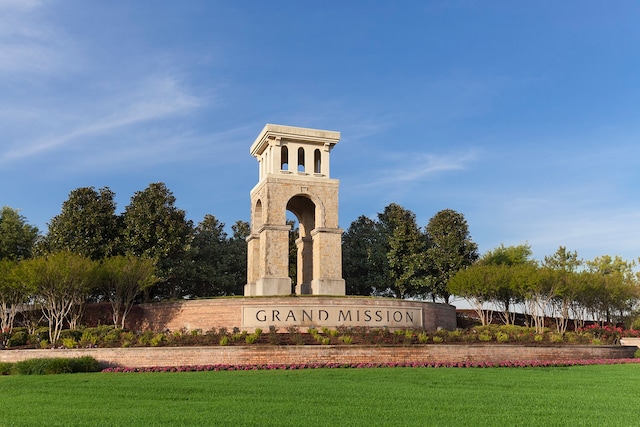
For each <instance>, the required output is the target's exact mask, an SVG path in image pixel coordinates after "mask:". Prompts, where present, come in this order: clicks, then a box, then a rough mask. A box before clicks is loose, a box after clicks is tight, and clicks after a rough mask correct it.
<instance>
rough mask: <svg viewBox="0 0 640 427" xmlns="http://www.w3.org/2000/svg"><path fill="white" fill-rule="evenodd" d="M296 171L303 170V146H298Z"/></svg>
mask: <svg viewBox="0 0 640 427" xmlns="http://www.w3.org/2000/svg"><path fill="white" fill-rule="evenodd" d="M298 172H304V148H302V147H300V148H298Z"/></svg>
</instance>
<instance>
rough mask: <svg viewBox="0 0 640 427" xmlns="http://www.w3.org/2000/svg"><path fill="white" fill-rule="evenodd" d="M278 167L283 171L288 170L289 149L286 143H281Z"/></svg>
mask: <svg viewBox="0 0 640 427" xmlns="http://www.w3.org/2000/svg"><path fill="white" fill-rule="evenodd" d="M280 169H281V170H283V171H287V170H289V149H288V148H287V146H286V145H283V146H282V148H281V149H280Z"/></svg>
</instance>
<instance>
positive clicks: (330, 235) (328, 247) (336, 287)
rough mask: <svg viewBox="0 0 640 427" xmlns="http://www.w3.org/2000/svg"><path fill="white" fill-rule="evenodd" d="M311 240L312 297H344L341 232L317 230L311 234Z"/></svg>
mask: <svg viewBox="0 0 640 427" xmlns="http://www.w3.org/2000/svg"><path fill="white" fill-rule="evenodd" d="M311 236H312V238H313V280H312V281H311V293H312V294H313V295H345V293H346V289H345V288H346V286H345V281H344V279H343V278H342V230H341V229H339V228H337V229H336V228H319V229H315V230H313V231H312V232H311Z"/></svg>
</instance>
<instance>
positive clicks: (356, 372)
mask: <svg viewBox="0 0 640 427" xmlns="http://www.w3.org/2000/svg"><path fill="white" fill-rule="evenodd" d="M12 425H28V426H34V425H47V426H53V425H64V426H68V425H127V426H129V425H132V426H142V425H172V426H173V425H228V426H239V425H252V426H267V425H295V426H324V425H327V426H336V425H347V426H354V425H363V426H373V425H385V426H391V425H393V426H395V425H402V426H406V425H416V426H425V425H434V426H446V425H461V426H474V427H475V426H484V425H495V426H513V425H549V426H552V425H553V426H559V425H560V426H565V425H566V426H580V425H593V426H633V425H640V365H637V364H628V365H607V366H574V367H570V368H487V369H480V368H466V369H464V368H438V369H432V368H378V369H318V370H311V369H309V370H298V371H231V372H228V371H224V372H190V373H117V374H116V373H95V374H69V375H47V376H6V377H0V426H12Z"/></svg>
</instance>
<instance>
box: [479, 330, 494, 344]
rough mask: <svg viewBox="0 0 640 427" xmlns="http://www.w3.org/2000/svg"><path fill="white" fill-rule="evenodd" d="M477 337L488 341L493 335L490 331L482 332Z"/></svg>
mask: <svg viewBox="0 0 640 427" xmlns="http://www.w3.org/2000/svg"><path fill="white" fill-rule="evenodd" d="M478 339H479V340H480V341H483V342H488V341H491V340H492V339H493V337H492V336H491V333H490V332H482V333H481V334H480V335H478Z"/></svg>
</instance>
